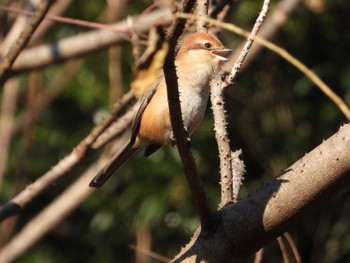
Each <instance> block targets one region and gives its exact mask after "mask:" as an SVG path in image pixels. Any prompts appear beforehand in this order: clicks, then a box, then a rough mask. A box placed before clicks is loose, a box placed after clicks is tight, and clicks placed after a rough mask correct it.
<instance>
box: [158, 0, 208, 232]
mask: <svg viewBox="0 0 350 263" xmlns="http://www.w3.org/2000/svg"><path fill="white" fill-rule="evenodd" d="M194 3H195V1H193V0H185V1H183V2H182V10H181V11H182V12H184V13H189V12H191V10H192V9H193V6H194ZM185 23H186V20H185V19H179V18H176V19H175V21H174V23H173V24H172V26H171V28H170V29H169V34H168V40H169V50H168V53H167V56H166V57H165V62H164V68H163V69H164V75H165V81H166V85H167V94H168V102H169V111H170V120H171V126H172V129H173V133H174V136H175V139H176V145H177V149H178V151H179V154H180V157H181V161H182V164H183V167H184V172H185V175H186V178H187V181H188V184H189V186H190V189H191V191H192V194H193V197H194V200H195V207H196V209H197V213H198V215H199V218H200V221H201V227H202V229H203V230H204V231H205V230H208V229H209V227H210V222H211V219H212V215H213V212H212V211H211V209H210V207H209V204H208V200H207V196H206V194H205V191H204V188H203V185H202V182H201V180H200V177H199V175H198V173H197V168H196V163H195V161H194V158H193V155H192V153H191V151H190V149H189V146H188V141H187V134H186V131H185V129H184V125H183V120H182V114H181V106H180V100H179V88H178V79H177V76H176V69H175V63H174V60H175V48H176V45H177V40H178V39H179V37H180V36H181V35H182V32H183V29H184V26H185Z"/></svg>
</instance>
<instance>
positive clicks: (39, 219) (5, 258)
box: [0, 162, 103, 263]
mask: <svg viewBox="0 0 350 263" xmlns="http://www.w3.org/2000/svg"><path fill="white" fill-rule="evenodd" d="M102 164H103V163H102V162H100V163H99V166H100V167H102ZM97 169H98V165H95V164H93V165H92V166H91V168H89V169H88V170H87V171H86V172H85V173H84V174H83V175H81V177H80V178H78V179H77V180H76V181H75V182H74V183H73V184H72V185H71V186H70V187H69V188H68V189H67V190H65V191H64V192H63V193H62V194H61V195H60V196H59V197H58V198H56V199H55V200H54V201H53V202H52V203H51V204H49V205H48V206H47V207H46V208H45V209H44V210H43V211H42V212H40V214H38V215H37V216H36V217H35V218H34V219H32V220H31V221H30V222H29V223H27V224H26V226H25V227H24V228H23V229H22V230H21V231H20V232H19V233H18V234H17V235H16V236H15V237H14V238H13V239H12V240H11V241H10V242H9V243H7V244H6V246H5V247H3V248H2V250H1V251H0V263H8V262H11V261H13V260H14V259H16V258H18V257H19V256H20V255H22V254H23V253H24V252H25V251H26V250H27V249H28V248H30V247H31V246H33V245H34V244H35V243H36V242H37V241H38V240H39V239H40V238H41V237H43V236H44V235H45V234H46V233H47V232H48V231H50V230H51V229H52V228H54V227H55V226H56V225H57V224H58V223H59V222H61V221H62V220H63V219H64V218H65V217H66V216H67V215H68V214H69V213H70V212H71V211H73V210H74V209H75V208H76V207H77V206H78V205H79V204H81V202H82V201H84V200H85V199H86V198H87V197H88V196H89V195H91V194H92V193H93V192H94V190H93V189H92V188H90V187H88V185H89V181H90V180H91V177H92V176H93V175H94V174H95V173H96V171H97Z"/></svg>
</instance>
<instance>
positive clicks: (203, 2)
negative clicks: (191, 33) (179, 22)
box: [196, 0, 209, 32]
mask: <svg viewBox="0 0 350 263" xmlns="http://www.w3.org/2000/svg"><path fill="white" fill-rule="evenodd" d="M208 4H209V1H208V0H197V5H196V6H197V10H196V11H197V16H198V17H206V16H207V15H208ZM196 27H197V31H204V32H207V31H208V23H207V22H205V21H204V20H202V19H197V20H196Z"/></svg>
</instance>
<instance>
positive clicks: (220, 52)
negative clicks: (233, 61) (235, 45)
mask: <svg viewBox="0 0 350 263" xmlns="http://www.w3.org/2000/svg"><path fill="white" fill-rule="evenodd" d="M232 51H233V49H231V48H223V49H216V50H212V51H211V52H212V53H213V54H214V55H215V56H216V57H217V58H218V59H219V60H220V61H223V62H224V61H228V60H229V59H228V58H225V56H227V55H228V54H229V53H231V52H232Z"/></svg>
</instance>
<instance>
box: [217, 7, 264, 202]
mask: <svg viewBox="0 0 350 263" xmlns="http://www.w3.org/2000/svg"><path fill="white" fill-rule="evenodd" d="M269 4H270V1H269V0H265V1H264V4H263V7H262V10H261V12H260V15H259V16H258V18H257V19H256V22H255V24H254V27H253V29H252V31H251V33H250V35H249V37H248V40H247V42H246V44H245V46H244V49H243V50H242V51H241V53H240V55H239V58H238V60H237V61H236V63H235V65H234V67H233V68H232V71H231V74H229V75H228V76H227V77H226V81H225V82H223V81H222V80H221V76H215V79H213V80H212V84H211V94H210V100H211V103H212V110H213V115H214V131H215V138H216V141H217V144H218V149H219V157H220V176H221V179H220V184H221V201H220V204H219V208H221V207H223V206H224V205H226V204H228V203H229V202H236V201H237V200H238V195H239V189H240V186H241V183H242V178H243V173H244V164H243V162H242V161H241V160H240V159H239V154H238V155H237V154H236V155H233V154H232V152H231V148H230V144H229V136H228V133H227V121H226V116H225V108H224V98H223V91H224V88H225V87H227V86H228V85H229V84H232V83H233V81H234V79H235V78H236V76H237V74H238V73H239V70H240V68H241V66H242V64H243V62H244V59H245V57H246V56H247V54H248V52H249V49H250V47H251V46H252V43H253V40H254V36H256V34H257V33H258V31H259V29H260V27H261V25H262V22H263V21H264V18H265V17H266V14H267V12H268V10H269ZM233 157H235V158H237V160H233ZM233 164H240V166H241V167H243V169H242V168H240V169H237V170H234V168H236V167H233ZM238 171H239V172H238ZM234 176H235V178H234Z"/></svg>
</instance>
